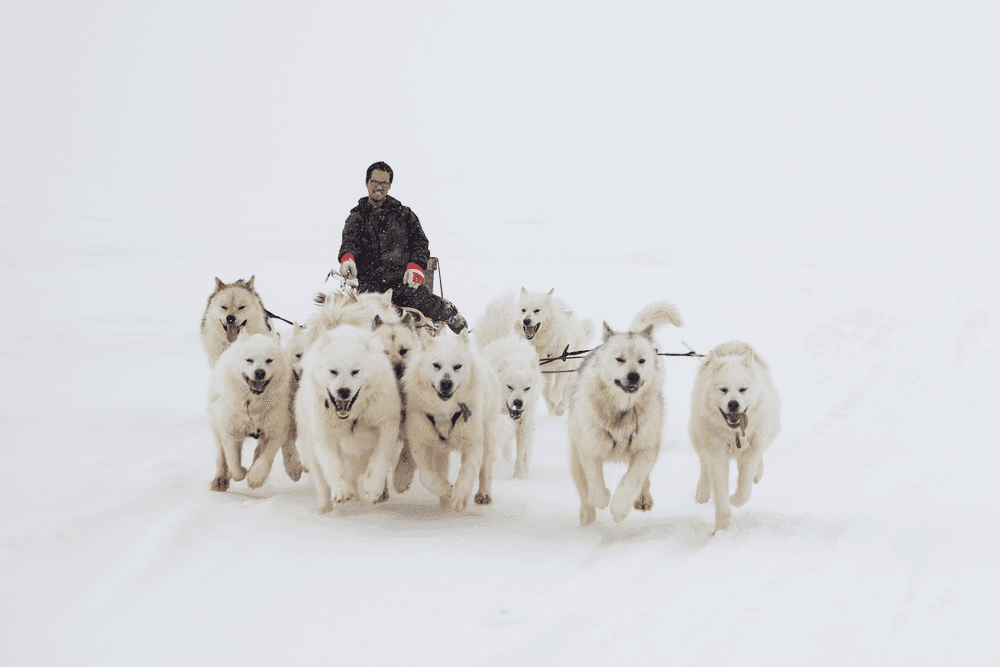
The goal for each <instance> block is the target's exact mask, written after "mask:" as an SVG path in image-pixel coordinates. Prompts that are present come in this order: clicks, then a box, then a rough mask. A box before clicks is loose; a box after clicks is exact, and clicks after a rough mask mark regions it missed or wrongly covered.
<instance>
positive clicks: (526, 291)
mask: <svg viewBox="0 0 1000 667" xmlns="http://www.w3.org/2000/svg"><path fill="white" fill-rule="evenodd" d="M216 280H218V279H216ZM527 293H528V290H526V289H524V288H523V287H522V288H521V294H527Z"/></svg>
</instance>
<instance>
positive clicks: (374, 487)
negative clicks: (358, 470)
mask: <svg viewBox="0 0 1000 667" xmlns="http://www.w3.org/2000/svg"><path fill="white" fill-rule="evenodd" d="M364 494H365V500H367V501H368V502H370V503H372V504H377V503H380V502H383V501H385V500H389V485H388V484H387V483H386V481H385V480H384V479H378V478H376V477H370V476H368V475H365V481H364Z"/></svg>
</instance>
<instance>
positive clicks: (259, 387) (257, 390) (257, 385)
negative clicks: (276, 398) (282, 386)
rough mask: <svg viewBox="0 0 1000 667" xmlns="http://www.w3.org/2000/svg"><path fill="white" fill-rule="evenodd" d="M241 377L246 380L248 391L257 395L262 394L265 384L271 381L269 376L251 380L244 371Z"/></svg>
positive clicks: (265, 387)
mask: <svg viewBox="0 0 1000 667" xmlns="http://www.w3.org/2000/svg"><path fill="white" fill-rule="evenodd" d="M243 379H244V380H246V383H247V386H248V387H250V391H251V392H253V393H254V394H257V395H260V394H263V393H264V390H265V389H267V385H268V384H269V383H270V382H271V378H267V379H266V380H251V379H250V377H249V376H248V375H247V374H246V373H244V374H243Z"/></svg>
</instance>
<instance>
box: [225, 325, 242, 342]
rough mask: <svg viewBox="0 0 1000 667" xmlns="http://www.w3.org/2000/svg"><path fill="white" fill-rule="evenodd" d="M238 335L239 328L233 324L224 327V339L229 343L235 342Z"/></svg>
mask: <svg viewBox="0 0 1000 667" xmlns="http://www.w3.org/2000/svg"><path fill="white" fill-rule="evenodd" d="M239 335H240V328H239V327H238V326H236V325H235V324H230V325H229V326H227V327H226V340H227V341H229V342H230V343H234V342H236V337H237V336H239Z"/></svg>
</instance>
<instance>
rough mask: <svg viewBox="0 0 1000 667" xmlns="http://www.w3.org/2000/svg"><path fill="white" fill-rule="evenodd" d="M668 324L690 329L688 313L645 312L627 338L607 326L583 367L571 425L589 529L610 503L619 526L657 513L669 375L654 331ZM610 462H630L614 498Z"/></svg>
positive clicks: (573, 464) (665, 306)
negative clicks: (636, 513)
mask: <svg viewBox="0 0 1000 667" xmlns="http://www.w3.org/2000/svg"><path fill="white" fill-rule="evenodd" d="M664 324H672V325H674V326H675V327H680V326H682V321H681V315H680V312H678V310H677V308H676V307H674V306H673V305H672V304H670V303H667V302H660V303H654V304H651V305H649V306H646V307H645V308H643V309H642V310H641V311H640V312H639V313H638V314H637V315H636V316H635V319H634V320H633V321H632V326H631V327H630V328H629V331H627V332H624V333H616V332H615V331H613V330H612V329H611V327H609V326H608V324H607V322H605V323H604V342H603V343H602V344H601V345H600V346H599V347H597V349H595V350H594V351H593V352H591V353H590V354H588V355H587V357H586V358H585V359H584V362H583V365H582V366H581V367H580V370H579V376H580V377H579V379H578V381H577V384H576V387H575V390H574V392H573V395H572V396H571V397H570V406H569V417H568V418H567V426H568V430H569V439H570V469H571V471H572V473H573V481H574V482H575V483H576V488H577V491H579V493H580V525H581V526H586V525H588V524H590V523H592V522H593V521H594V519H595V518H596V516H597V512H596V508H601V509H603V508H605V507H607V506H608V503H609V502H610V503H611V518H613V519H614V520H615V521H616V522H620V521H622V520H623V519H624V518H625V517H626V516H627V515H628V513H629V511H630V510H631V508H632V507H635V508H636V509H638V510H642V511H648V510H650V509H651V508H652V507H653V497H652V496H651V495H650V492H649V474H650V472H652V470H653V465H654V464H655V463H656V459H657V456H659V453H660V437H661V432H662V430H663V410H664V405H663V380H664V372H663V365H662V364H661V363H660V359H659V356H657V346H656V342H655V340H654V339H653V331H654V330H655V329H656V328H657V327H659V326H661V325H664ZM606 461H612V462H619V463H628V470H627V471H626V472H625V474H624V476H622V479H621V482H620V483H619V484H618V488H617V489H616V490H615V495H614V497H613V498H612V497H611V494H610V492H609V491H608V488H607V486H605V484H604V463H605V462H606Z"/></svg>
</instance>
